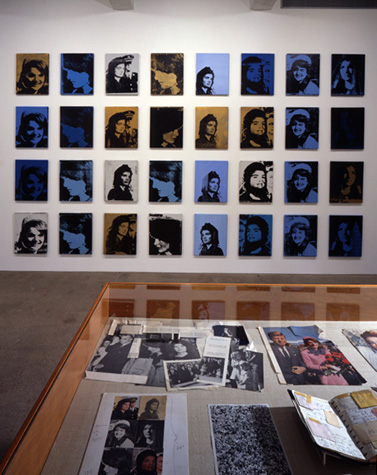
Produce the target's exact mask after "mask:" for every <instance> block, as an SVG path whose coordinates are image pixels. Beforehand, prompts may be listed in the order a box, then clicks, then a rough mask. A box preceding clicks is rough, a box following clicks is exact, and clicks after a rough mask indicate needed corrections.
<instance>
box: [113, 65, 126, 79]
mask: <svg viewBox="0 0 377 475" xmlns="http://www.w3.org/2000/svg"><path fill="white" fill-rule="evenodd" d="M125 72H126V65H125V64H124V63H120V64H117V65H116V66H115V68H114V76H115V77H116V78H122V77H123V76H124V73H125Z"/></svg>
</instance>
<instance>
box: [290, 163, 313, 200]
mask: <svg viewBox="0 0 377 475" xmlns="http://www.w3.org/2000/svg"><path fill="white" fill-rule="evenodd" d="M285 170H286V175H285V176H286V203H317V202H318V162H286V164H285Z"/></svg>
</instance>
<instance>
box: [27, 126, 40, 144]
mask: <svg viewBox="0 0 377 475" xmlns="http://www.w3.org/2000/svg"><path fill="white" fill-rule="evenodd" d="M25 135H26V137H25V138H26V139H27V141H28V142H30V143H32V144H34V146H35V145H37V144H38V143H39V142H40V141H41V140H42V139H43V127H42V126H41V125H39V124H38V123H37V122H35V120H30V121H29V122H28V124H27V126H26V128H25Z"/></svg>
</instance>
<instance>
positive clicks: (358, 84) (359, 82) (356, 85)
mask: <svg viewBox="0 0 377 475" xmlns="http://www.w3.org/2000/svg"><path fill="white" fill-rule="evenodd" d="M364 86H365V54H332V55H331V95H332V96H363V95H364Z"/></svg>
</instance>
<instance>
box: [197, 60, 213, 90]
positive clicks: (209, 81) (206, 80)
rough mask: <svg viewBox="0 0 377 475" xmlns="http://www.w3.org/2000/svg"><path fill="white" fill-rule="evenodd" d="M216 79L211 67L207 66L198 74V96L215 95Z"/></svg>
mask: <svg viewBox="0 0 377 475" xmlns="http://www.w3.org/2000/svg"><path fill="white" fill-rule="evenodd" d="M214 80H215V73H214V71H213V70H212V69H211V68H210V67H209V66H205V67H204V68H202V69H201V70H200V71H199V72H198V73H197V75H196V95H197V96H211V95H213V93H214V92H213V83H214Z"/></svg>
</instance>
